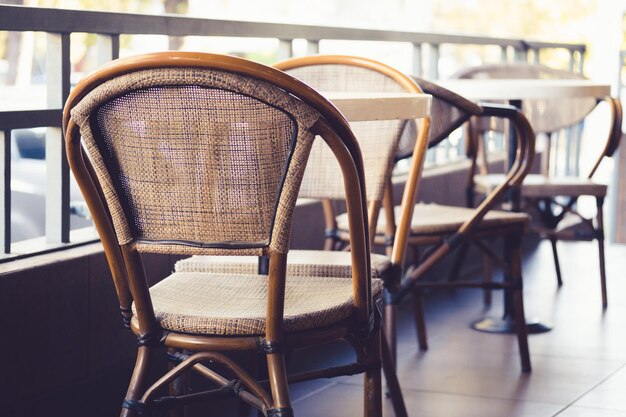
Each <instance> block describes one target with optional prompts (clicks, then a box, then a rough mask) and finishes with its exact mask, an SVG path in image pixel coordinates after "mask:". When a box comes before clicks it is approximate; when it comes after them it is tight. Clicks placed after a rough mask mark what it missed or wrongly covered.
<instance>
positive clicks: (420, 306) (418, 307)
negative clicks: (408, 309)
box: [413, 289, 428, 350]
mask: <svg viewBox="0 0 626 417" xmlns="http://www.w3.org/2000/svg"><path fill="white" fill-rule="evenodd" d="M413 311H414V313H415V329H416V331H417V345H418V347H419V349H420V350H428V337H427V333H426V320H424V299H423V295H422V291H420V290H419V289H415V290H413Z"/></svg>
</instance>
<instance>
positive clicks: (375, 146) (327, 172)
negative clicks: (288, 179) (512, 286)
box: [286, 64, 406, 201]
mask: <svg viewBox="0 0 626 417" xmlns="http://www.w3.org/2000/svg"><path fill="white" fill-rule="evenodd" d="M286 72H287V73H288V74H290V75H292V76H294V77H295V78H297V79H299V80H301V81H304V82H305V83H307V84H309V85H310V86H312V87H313V88H315V89H317V90H318V91H340V92H372V91H376V92H406V89H405V88H404V87H403V86H401V85H400V84H399V83H398V82H397V81H395V80H393V79H392V78H391V77H389V76H386V75H384V74H382V73H380V72H378V71H374V70H371V69H368V68H361V67H358V66H354V65H346V64H318V65H308V66H303V67H299V68H294V69H290V70H288V71H286ZM405 124H406V121H403V120H382V121H366V122H353V123H350V127H351V128H352V131H353V132H354V134H355V136H356V137H357V138H358V140H359V147H360V148H361V152H362V155H363V165H364V166H365V184H366V188H367V199H368V201H374V200H382V196H383V192H384V187H385V185H386V181H387V180H388V179H389V177H390V175H391V171H392V168H393V163H394V158H395V153H396V152H397V147H398V143H399V140H400V136H401V133H402V130H403V129H404V126H405ZM339 178H341V171H340V170H339V165H338V164H337V162H336V161H335V160H334V158H332V157H330V150H329V149H328V147H327V146H325V145H324V144H323V143H321V142H319V141H318V143H315V144H314V145H313V149H312V151H311V156H310V162H309V167H308V168H307V170H306V173H305V175H304V179H303V181H302V188H301V190H300V196H301V197H310V198H334V199H344V198H345V191H344V188H343V183H342V182H341V181H338V179H339Z"/></svg>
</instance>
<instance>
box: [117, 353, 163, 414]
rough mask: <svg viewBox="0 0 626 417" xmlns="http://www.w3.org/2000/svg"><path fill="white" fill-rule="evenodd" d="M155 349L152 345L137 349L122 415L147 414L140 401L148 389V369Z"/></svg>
mask: <svg viewBox="0 0 626 417" xmlns="http://www.w3.org/2000/svg"><path fill="white" fill-rule="evenodd" d="M154 349H155V348H153V347H150V346H141V347H139V349H138V350H137V360H136V361H135V369H134V370H133V375H132V377H131V379H130V384H129V385H128V391H127V392H126V398H125V399H124V403H123V405H122V407H123V408H122V411H121V413H120V417H136V416H140V415H144V414H145V412H146V410H144V409H143V408H144V407H143V406H142V404H141V403H140V402H139V401H140V400H141V397H142V396H143V394H144V391H145V390H146V384H147V377H148V371H149V369H150V365H151V363H152V357H153V355H154Z"/></svg>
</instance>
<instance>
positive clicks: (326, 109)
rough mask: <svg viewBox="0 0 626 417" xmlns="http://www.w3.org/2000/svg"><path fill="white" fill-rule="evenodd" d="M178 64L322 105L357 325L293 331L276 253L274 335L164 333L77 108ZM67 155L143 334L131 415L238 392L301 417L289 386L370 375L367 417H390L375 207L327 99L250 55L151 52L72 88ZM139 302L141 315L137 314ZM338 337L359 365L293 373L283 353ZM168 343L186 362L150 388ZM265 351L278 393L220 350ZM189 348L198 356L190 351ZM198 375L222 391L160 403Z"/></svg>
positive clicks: (270, 329)
mask: <svg viewBox="0 0 626 417" xmlns="http://www.w3.org/2000/svg"><path fill="white" fill-rule="evenodd" d="M166 67H167V68H171V67H193V68H207V69H217V70H221V71H228V72H233V73H237V74H240V75H244V76H248V77H253V78H256V79H260V80H263V81H266V82H268V83H271V84H273V85H275V86H278V87H280V88H281V89H283V90H285V91H287V92H289V93H291V94H293V95H294V96H296V97H298V98H299V99H301V100H302V101H304V102H305V103H307V104H308V105H310V106H311V107H313V108H315V109H316V110H317V111H318V112H319V113H320V115H321V118H320V119H319V120H318V122H317V123H316V124H315V126H314V127H313V128H312V130H313V131H314V133H316V134H318V135H319V136H321V137H322V138H323V139H324V140H325V141H326V143H327V144H328V145H329V146H330V148H331V150H332V151H333V153H334V154H335V156H336V157H337V159H338V161H339V163H340V166H341V169H342V172H343V175H344V182H345V187H346V191H348V190H349V192H346V204H347V207H348V211H349V212H350V214H351V215H350V239H351V245H352V272H353V294H354V300H355V304H354V316H353V317H351V319H350V320H346V321H344V322H340V323H336V324H334V325H331V326H327V327H324V328H319V329H313V330H309V331H302V332H297V333H287V334H285V333H284V332H283V297H284V291H285V268H286V261H287V254H284V253H278V252H273V251H269V253H268V255H269V295H268V303H267V318H266V334H265V336H250V337H243V336H241V337H220V336H200V335H192V334H182V333H175V332H168V331H165V330H163V329H162V328H160V327H159V324H158V323H157V321H156V319H155V314H154V310H153V307H152V303H151V298H150V292H149V287H148V283H147V279H146V275H145V272H144V269H143V265H142V261H141V258H140V254H139V252H138V251H137V249H136V248H134V247H133V245H132V244H124V245H120V244H119V243H118V239H117V236H116V232H115V230H114V228H113V225H112V218H111V213H110V212H109V210H108V208H107V204H106V200H105V198H104V196H103V193H102V188H101V186H100V184H99V182H98V178H97V176H96V175H95V172H94V168H93V167H92V166H91V163H90V161H89V158H88V156H87V155H86V153H85V150H84V149H83V147H82V146H81V140H80V139H81V135H80V132H79V129H78V126H77V125H76V123H75V122H74V120H72V118H71V115H70V110H71V109H72V108H73V107H74V106H75V105H76V104H77V103H78V102H79V101H80V100H81V99H82V98H83V97H84V96H85V95H86V94H87V93H88V92H89V91H91V90H92V89H93V88H95V87H97V86H98V85H101V84H102V83H104V82H106V81H108V80H111V79H113V78H115V77H117V76H120V75H122V74H127V73H130V72H133V71H137V70H144V69H154V68H166ZM63 127H64V131H65V132H66V150H67V156H68V160H69V163H70V167H71V169H72V171H73V172H74V175H75V177H76V179H77V182H78V184H79V186H80V188H81V190H82V192H83V194H84V196H85V199H86V201H87V204H88V206H89V208H90V211H91V213H92V215H93V218H94V222H95V225H96V228H97V229H98V232H99V234H100V236H101V239H102V243H103V246H104V250H105V253H106V256H107V260H108V264H109V267H110V269H111V273H112V276H113V281H114V284H115V289H116V292H117V296H118V299H119V302H120V309H121V312H122V317H123V320H124V323H125V325H126V326H127V327H129V328H130V329H131V330H132V331H133V333H134V334H135V335H136V336H137V341H138V354H137V361H136V365H135V369H134V371H133V375H132V378H131V381H130V385H129V388H128V392H127V394H126V399H125V400H124V405H123V409H122V413H121V415H122V416H135V415H139V414H141V413H143V412H145V411H149V410H154V409H170V408H173V407H179V406H182V405H185V404H189V403H192V402H195V401H199V400H203V399H207V398H212V397H217V396H224V395H236V396H238V397H239V398H240V399H241V400H243V401H244V402H246V403H248V404H250V405H252V406H253V407H255V408H257V409H259V410H260V411H261V412H263V413H264V415H266V416H274V417H279V416H282V417H286V416H291V415H293V412H292V408H291V402H290V399H289V392H288V383H290V382H299V381H305V380H310V379H314V378H319V377H332V376H338V375H345V374H354V373H360V372H364V373H365V388H364V389H365V398H366V401H365V415H366V416H380V415H381V412H382V411H381V410H382V403H381V374H380V368H381V339H380V325H379V314H378V313H377V310H378V309H377V308H376V306H375V305H374V304H373V301H372V296H371V284H370V258H369V253H370V241H369V239H368V236H369V232H368V225H367V223H366V222H365V216H366V213H367V211H366V201H365V184H364V179H363V178H364V176H363V166H362V159H361V155H360V151H359V148H358V144H357V141H356V139H355V138H354V136H353V134H352V132H351V130H350V127H349V125H348V122H347V121H346V120H345V119H344V118H343V116H342V115H341V114H340V113H339V111H337V109H336V108H335V107H334V106H332V105H331V104H330V103H329V102H328V101H327V100H326V99H324V98H323V97H322V96H321V95H319V94H318V93H317V92H315V91H314V90H313V89H311V88H310V87H308V86H307V85H305V84H304V83H301V82H299V81H298V80H296V79H294V78H292V77H290V76H288V75H286V74H284V73H281V72H280V71H277V70H275V69H272V68H269V67H266V66H264V65H260V64H256V63H253V62H251V61H247V60H244V59H239V58H234V57H228V56H222V55H214V54H202V53H189V52H167V53H156V54H148V55H144V56H140V57H132V58H126V59H121V60H117V61H114V62H113V63H111V64H110V65H107V66H106V67H104V68H103V69H101V70H99V71H97V72H95V73H93V74H91V75H89V76H88V77H86V78H85V80H83V81H82V82H81V83H79V84H78V85H77V87H76V88H75V89H74V90H73V91H72V94H71V95H70V97H69V99H68V102H67V105H66V106H65V110H64V113H63ZM133 302H134V304H135V308H136V314H134V315H133V314H132V310H131V304H132V303H133ZM334 339H345V340H347V341H348V342H349V343H350V344H351V345H352V346H353V347H354V349H355V351H356V353H357V361H356V362H355V363H352V364H348V365H343V366H338V367H334V368H329V369H325V370H316V371H311V372H304V373H301V374H297V375H289V376H287V373H286V370H285V364H284V356H283V352H284V351H285V350H286V349H291V348H296V347H303V346H309V345H312V344H318V343H323V342H326V341H330V340H334ZM160 347H165V348H168V349H169V350H170V353H172V355H171V357H173V358H175V359H176V360H177V361H179V362H180V363H179V364H178V365H177V366H175V367H174V368H173V369H171V370H170V371H169V372H168V373H167V374H165V375H164V376H163V377H162V378H160V379H159V380H158V381H156V382H155V383H154V384H152V385H150V386H147V384H148V381H147V372H148V369H149V368H150V366H151V364H152V362H153V356H154V354H155V353H156V351H157V349H158V348H160ZM235 350H258V351H259V352H261V353H264V354H265V355H266V357H267V364H268V375H269V380H268V381H267V384H268V385H269V387H270V390H269V392H268V391H266V390H265V389H264V388H263V386H262V383H261V382H259V381H255V380H254V379H253V378H252V377H251V376H250V375H248V374H247V373H246V372H245V371H243V370H242V369H241V368H240V367H238V366H237V365H236V364H235V363H234V362H233V361H232V360H231V359H229V358H227V357H226V356H224V355H222V354H221V353H219V352H223V351H235ZM183 351H192V352H198V353H194V354H190V355H187V354H182V353H181V352H183ZM209 361H210V362H217V363H220V364H222V365H223V366H224V367H225V368H226V369H227V370H228V373H229V374H230V375H232V376H234V378H233V377H232V376H231V377H226V376H222V375H220V374H218V373H216V372H215V371H213V370H211V369H210V368H209V367H208V366H206V363H207V362H209ZM189 370H192V371H194V372H197V373H199V374H200V375H203V376H204V377H206V378H207V379H208V380H210V381H212V382H214V383H215V384H217V386H218V387H219V388H218V389H217V390H211V391H205V392H199V393H193V394H183V395H180V396H177V397H174V398H169V397H164V398H155V396H156V391H157V390H158V389H159V388H160V387H162V386H165V385H167V384H169V383H171V382H172V381H174V380H175V379H176V378H178V377H179V376H181V374H182V373H183V372H187V371H189Z"/></svg>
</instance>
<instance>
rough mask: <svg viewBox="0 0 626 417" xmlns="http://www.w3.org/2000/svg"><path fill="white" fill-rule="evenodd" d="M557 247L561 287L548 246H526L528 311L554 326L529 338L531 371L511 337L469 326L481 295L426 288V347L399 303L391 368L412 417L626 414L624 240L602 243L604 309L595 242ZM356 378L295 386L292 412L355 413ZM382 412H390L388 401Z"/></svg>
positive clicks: (358, 409) (358, 400) (479, 310)
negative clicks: (396, 342) (395, 357)
mask: <svg viewBox="0 0 626 417" xmlns="http://www.w3.org/2000/svg"><path fill="white" fill-rule="evenodd" d="M560 250H561V255H562V258H561V262H562V271H563V279H564V285H563V287H562V288H560V289H559V288H557V286H556V278H555V275H554V269H553V263H552V255H551V252H550V247H549V245H545V244H540V245H539V246H538V247H537V248H536V249H532V250H531V252H530V253H528V256H527V257H526V261H525V264H524V278H525V284H526V287H525V301H526V313H527V317H529V318H532V317H539V318H540V319H541V320H543V321H547V322H551V323H552V324H553V325H554V329H553V330H552V331H551V332H549V333H544V334H536V335H531V336H530V338H529V343H530V352H531V359H532V366H533V371H532V373H530V374H523V373H521V372H520V365H519V357H518V352H517V344H516V340H515V337H514V336H512V335H492V334H485V333H479V332H476V331H474V330H471V329H470V328H469V324H470V323H471V322H472V321H473V320H474V319H476V318H479V317H480V316H481V315H483V314H485V312H484V311H483V307H482V295H481V293H480V292H479V291H477V290H459V291H456V292H441V293H433V294H430V296H429V297H428V299H427V307H426V317H427V323H428V330H429V344H430V349H429V350H428V351H427V352H419V351H418V350H417V348H416V341H415V340H416V339H415V332H414V328H413V323H412V321H411V314H412V312H411V310H410V303H405V304H403V305H402V308H401V324H400V340H399V349H398V352H399V358H398V374H399V378H400V383H401V385H402V388H403V392H404V396H405V401H406V403H407V407H408V409H409V415H410V416H415V417H418V416H419V417H431V416H432V417H435V416H436V417H491V416H493V417H513V416H515V417H521V416H524V417H548V416H559V417H599V416H606V417H626V300H624V299H623V298H622V296H624V297H625V298H626V281H625V278H626V275H625V273H624V272H625V270H626V246H612V247H609V248H608V253H607V270H608V285H609V307H608V309H607V310H606V311H603V310H602V307H601V302H600V289H599V278H598V267H597V249H596V246H595V245H593V244H591V243H563V244H562V245H561V246H560ZM500 301H501V297H500V296H499V294H498V293H495V294H494V305H493V306H492V307H491V311H489V312H486V314H493V315H497V314H498V313H499V312H500V311H501V303H500ZM346 355H347V354H346ZM328 356H329V354H328V353H326V352H324V351H323V350H322V351H319V352H318V354H317V355H313V354H306V355H297V356H295V357H294V358H293V361H294V362H295V364H294V365H295V366H303V367H304V366H306V362H309V361H311V360H312V359H311V358H320V357H326V358H328ZM344 356H345V355H344ZM335 358H336V357H335ZM360 380H361V378H360V377H352V378H343V379H340V380H339V381H337V380H332V381H316V382H312V383H307V384H300V385H299V386H294V389H293V392H292V395H293V398H294V407H295V410H296V415H298V416H302V417H304V416H306V417H317V416H359V415H362V414H361V413H362V403H363V400H362V390H361V387H360V386H359V385H360ZM385 411H386V415H388V416H391V415H393V412H392V410H391V408H390V404H388V403H387V404H386V408H385Z"/></svg>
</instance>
